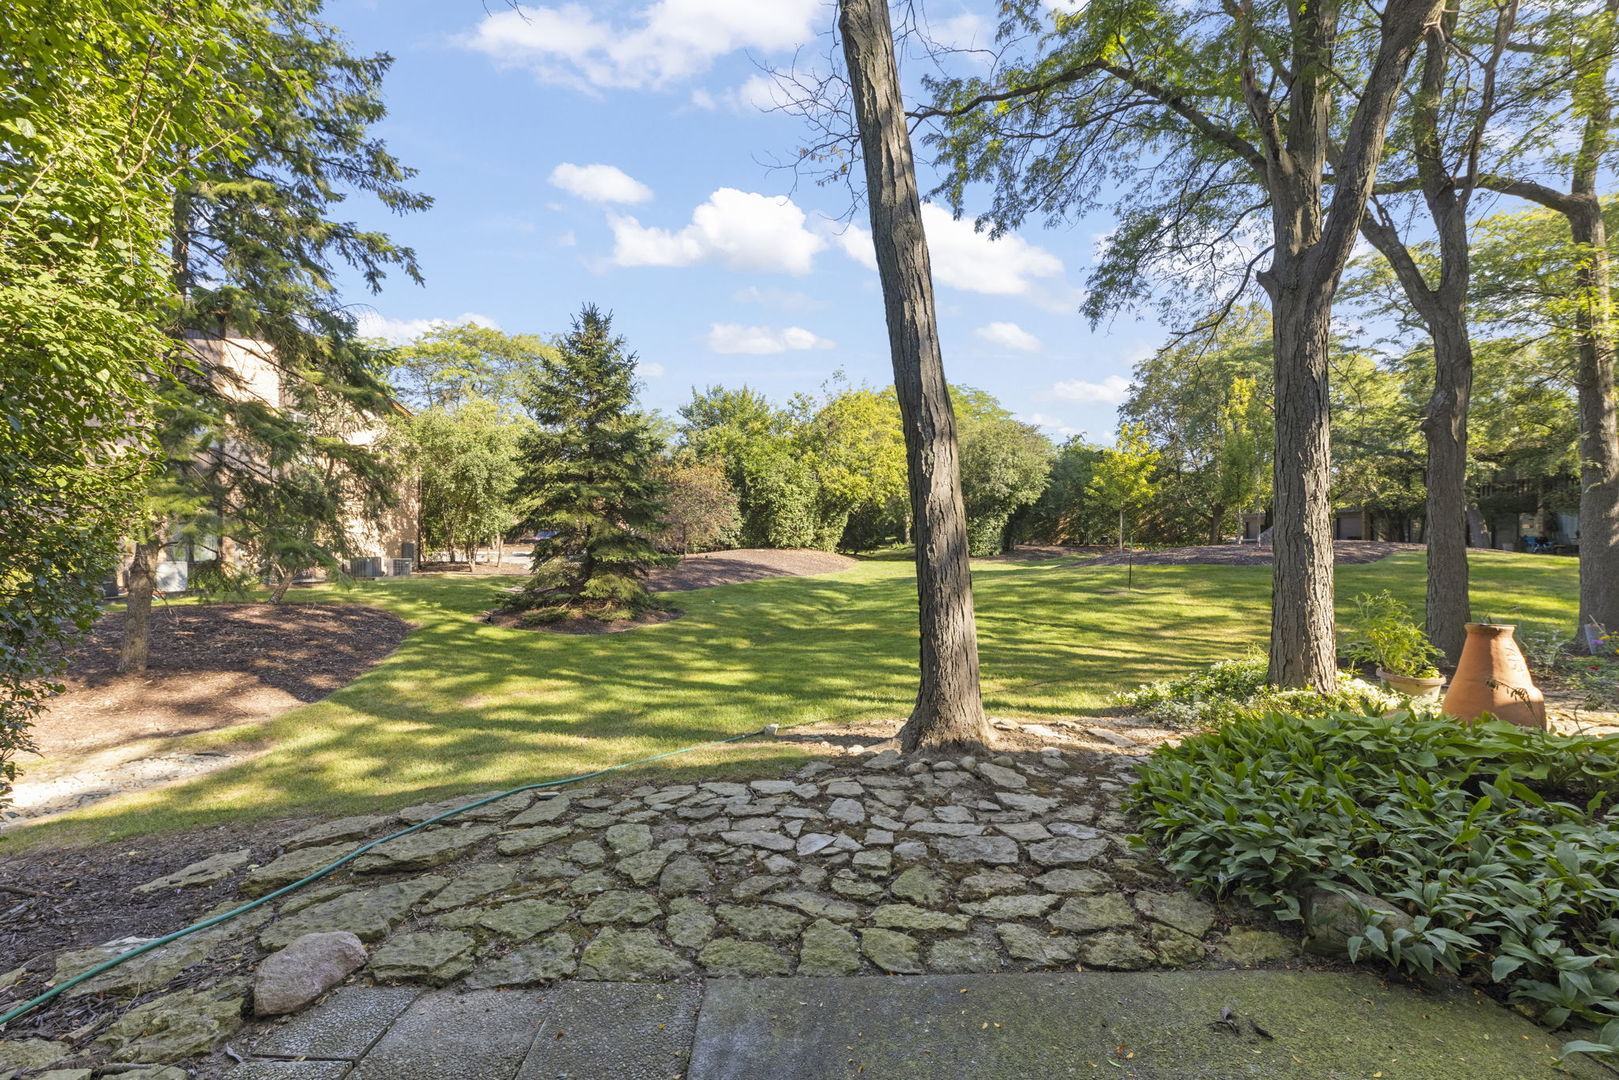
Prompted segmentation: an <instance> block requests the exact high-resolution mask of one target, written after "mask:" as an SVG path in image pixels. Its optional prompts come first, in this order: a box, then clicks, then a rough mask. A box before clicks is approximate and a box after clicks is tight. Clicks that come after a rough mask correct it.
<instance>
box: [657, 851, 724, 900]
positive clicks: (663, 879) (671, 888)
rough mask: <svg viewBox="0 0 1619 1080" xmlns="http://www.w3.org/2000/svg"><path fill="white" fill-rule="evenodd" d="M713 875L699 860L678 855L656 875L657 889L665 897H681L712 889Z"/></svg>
mask: <svg viewBox="0 0 1619 1080" xmlns="http://www.w3.org/2000/svg"><path fill="white" fill-rule="evenodd" d="M713 885H714V875H713V874H712V873H710V872H709V869H708V865H707V864H706V863H704V862H703V861H702V860H701V859H697V858H694V857H692V856H690V855H679V856H676V857H675V858H673V859H671V860H670V861H669V865H668V866H665V867H664V868H663V873H662V874H660V875H658V889H659V890H660V891H661V892H662V893H663V894H664V895H665V896H682V895H684V894H686V893H694V892H702V891H703V890H704V889H708V888H712V887H713Z"/></svg>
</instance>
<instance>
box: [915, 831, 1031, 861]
mask: <svg viewBox="0 0 1619 1080" xmlns="http://www.w3.org/2000/svg"><path fill="white" fill-rule="evenodd" d="M931 843H932V844H933V850H934V851H937V852H938V853H939V857H940V858H942V859H944V861H945V862H949V863H967V864H970V865H982V866H1011V865H1015V864H1016V863H1017V861H1018V846H1017V841H1016V840H1013V839H1012V838H1011V837H1010V836H940V837H936V838H935V839H933V840H932V841H931Z"/></svg>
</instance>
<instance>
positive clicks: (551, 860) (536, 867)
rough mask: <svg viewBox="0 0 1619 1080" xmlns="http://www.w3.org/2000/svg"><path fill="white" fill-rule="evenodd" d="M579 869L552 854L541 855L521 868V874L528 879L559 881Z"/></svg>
mask: <svg viewBox="0 0 1619 1080" xmlns="http://www.w3.org/2000/svg"><path fill="white" fill-rule="evenodd" d="M578 872H579V871H578V870H577V869H575V868H574V867H572V866H569V865H568V864H567V863H565V862H563V861H562V860H561V859H558V858H556V857H555V856H553V855H541V856H540V857H539V858H537V859H534V860H533V861H531V862H530V863H529V864H528V865H527V866H525V867H524V868H523V876H524V877H525V878H527V879H528V880H529V881H541V882H545V881H560V880H562V879H564V878H571V877H573V876H574V875H575V874H577V873H578Z"/></svg>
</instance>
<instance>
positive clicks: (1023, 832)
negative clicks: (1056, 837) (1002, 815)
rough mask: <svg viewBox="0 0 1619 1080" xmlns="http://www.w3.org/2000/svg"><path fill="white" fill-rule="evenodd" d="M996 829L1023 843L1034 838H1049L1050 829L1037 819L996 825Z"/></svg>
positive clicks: (1032, 840) (1034, 839) (1030, 841)
mask: <svg viewBox="0 0 1619 1080" xmlns="http://www.w3.org/2000/svg"><path fill="white" fill-rule="evenodd" d="M995 828H996V830H997V831H998V832H1001V833H1004V834H1006V835H1007V836H1010V837H1011V838H1012V839H1014V840H1019V841H1022V842H1023V843H1032V842H1034V841H1036V840H1049V839H1051V830H1050V829H1048V828H1046V827H1045V826H1044V825H1042V824H1040V823H1039V822H1038V821H1024V822H1020V823H1014V824H1009V825H997V826H996V827H995Z"/></svg>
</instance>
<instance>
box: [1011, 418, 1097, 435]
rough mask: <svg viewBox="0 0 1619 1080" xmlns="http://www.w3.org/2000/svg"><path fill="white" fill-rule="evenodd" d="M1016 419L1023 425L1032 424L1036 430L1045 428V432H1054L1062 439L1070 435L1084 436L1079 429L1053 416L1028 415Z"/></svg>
mask: <svg viewBox="0 0 1619 1080" xmlns="http://www.w3.org/2000/svg"><path fill="white" fill-rule="evenodd" d="M1018 419H1019V420H1021V421H1023V422H1024V423H1025V424H1033V425H1034V426H1035V427H1037V428H1045V429H1046V430H1047V431H1055V432H1056V433H1057V434H1058V435H1061V436H1063V437H1064V438H1067V437H1068V436H1070V435H1083V434H1085V433H1084V432H1083V431H1081V430H1080V429H1079V428H1077V427H1073V426H1072V425H1070V424H1068V423H1067V422H1066V421H1064V420H1062V419H1059V418H1058V417H1055V416H1047V415H1046V414H1045V413H1030V414H1029V415H1028V416H1020V417H1018Z"/></svg>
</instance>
